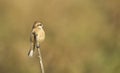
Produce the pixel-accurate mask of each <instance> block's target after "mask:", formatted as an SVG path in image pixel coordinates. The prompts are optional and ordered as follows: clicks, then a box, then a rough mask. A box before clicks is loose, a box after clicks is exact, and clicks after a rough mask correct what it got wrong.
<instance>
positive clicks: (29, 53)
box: [28, 49, 34, 57]
mask: <svg viewBox="0 0 120 73" xmlns="http://www.w3.org/2000/svg"><path fill="white" fill-rule="evenodd" d="M33 53H34V50H33V49H30V50H29V52H28V56H29V57H32V56H33Z"/></svg>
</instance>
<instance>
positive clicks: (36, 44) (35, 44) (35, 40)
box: [28, 21, 45, 57]
mask: <svg viewBox="0 0 120 73" xmlns="http://www.w3.org/2000/svg"><path fill="white" fill-rule="evenodd" d="M44 39H45V32H44V30H43V24H42V23H41V22H40V21H35V22H34V24H33V27H32V31H31V35H30V44H31V47H30V50H29V52H28V56H30V57H32V56H33V54H34V51H35V49H36V48H37V49H39V48H40V43H41V42H42V41H43V40H44Z"/></svg>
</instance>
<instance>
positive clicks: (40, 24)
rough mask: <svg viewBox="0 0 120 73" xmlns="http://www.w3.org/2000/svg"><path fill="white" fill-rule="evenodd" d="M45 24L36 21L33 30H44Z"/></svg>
mask: <svg viewBox="0 0 120 73" xmlns="http://www.w3.org/2000/svg"><path fill="white" fill-rule="evenodd" d="M42 27H43V24H42V23H41V22H40V21H35V22H34V24H33V28H42Z"/></svg>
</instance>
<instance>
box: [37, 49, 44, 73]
mask: <svg viewBox="0 0 120 73" xmlns="http://www.w3.org/2000/svg"><path fill="white" fill-rule="evenodd" d="M38 54H39V56H38V57H39V63H40V68H41V73H45V71H44V66H43V62H42V56H41V52H40V48H38Z"/></svg>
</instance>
